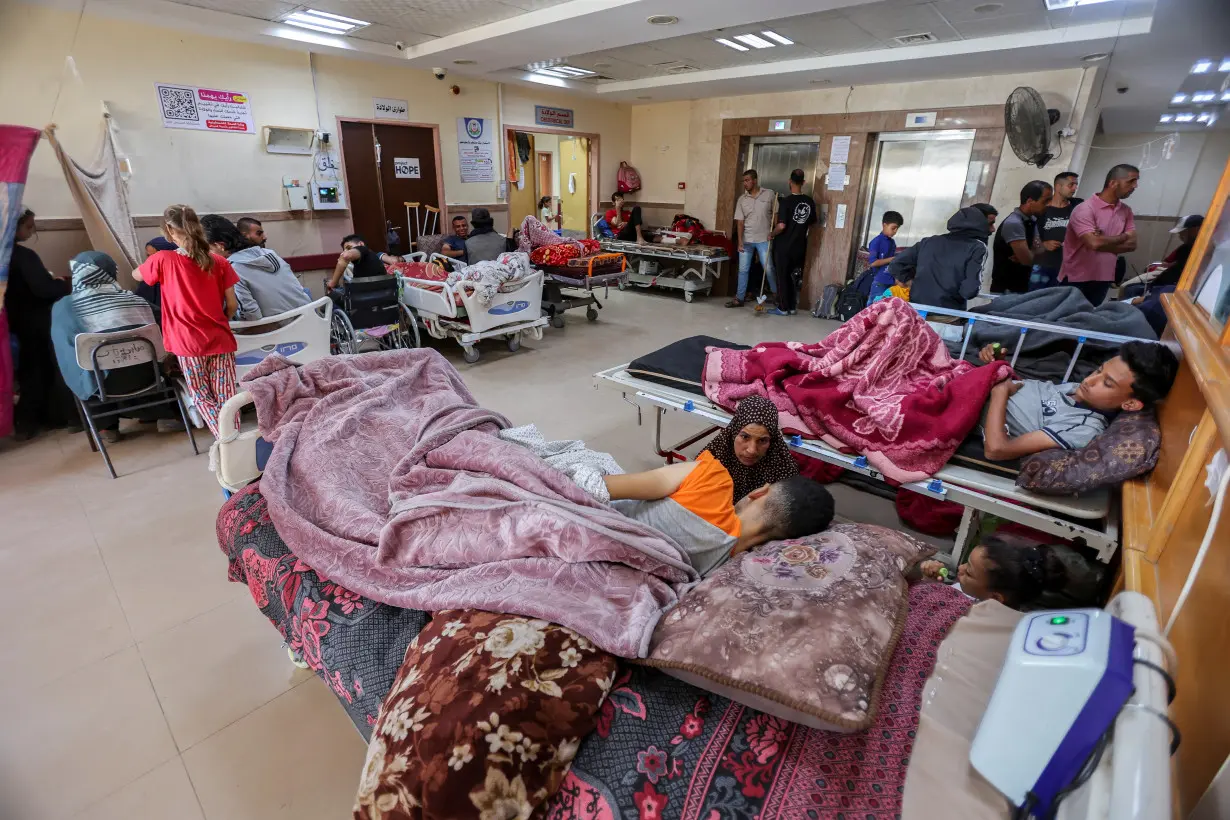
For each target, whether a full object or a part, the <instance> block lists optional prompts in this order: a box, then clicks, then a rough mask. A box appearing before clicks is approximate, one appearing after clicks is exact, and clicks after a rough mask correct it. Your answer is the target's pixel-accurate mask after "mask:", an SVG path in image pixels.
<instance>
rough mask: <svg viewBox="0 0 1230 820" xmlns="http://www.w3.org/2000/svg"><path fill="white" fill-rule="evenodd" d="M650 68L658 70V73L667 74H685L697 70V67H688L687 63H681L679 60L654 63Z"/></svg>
mask: <svg viewBox="0 0 1230 820" xmlns="http://www.w3.org/2000/svg"><path fill="white" fill-rule="evenodd" d="M649 67H650V68H653V69H657V70H658V71H664V72H666V73H667V74H684V73H687V72H689V71H695V70H696V66H694V65H688V64H687V63H681V62H679V61H678V60H672V61H670V62H667V63H653V64H652V65H650V66H649Z"/></svg>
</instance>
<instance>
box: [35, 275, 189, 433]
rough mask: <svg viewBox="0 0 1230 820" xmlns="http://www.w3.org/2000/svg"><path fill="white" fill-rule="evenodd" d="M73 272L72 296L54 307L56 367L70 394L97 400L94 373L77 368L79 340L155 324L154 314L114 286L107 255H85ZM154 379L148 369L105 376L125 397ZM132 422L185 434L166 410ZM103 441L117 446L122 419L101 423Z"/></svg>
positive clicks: (137, 412)
mask: <svg viewBox="0 0 1230 820" xmlns="http://www.w3.org/2000/svg"><path fill="white" fill-rule="evenodd" d="M68 267H69V270H70V271H71V272H72V277H73V278H72V288H73V289H72V293H70V294H69V295H68V297H67V298H64V299H61V300H60V301H59V302H56V303H55V305H54V306H53V307H52V309H51V340H52V343H53V345H54V346H55V355H56V362H57V363H58V364H59V366H60V373H61V374H62V375H63V376H64V381H65V383H67V384H68V388H69V389H70V390H72V391H73V393H74V394H75V395H76V396H77V397H78V398H80V399H81V400H82V401H85V400H87V399H90V398H92V397H93V396H96V395H98V383H97V382H96V380H95V378H94V373H93V372H92V371H89V370H83V369H82V368H81V367H80V366H79V365H78V364H77V343H76V339H77V334H79V333H112V332H114V331H117V330H131V329H133V328H138V327H144V326H145V325H150V324H153V323H154V311H153V308H151V307H150V304H149V302H147V301H146V300H145V299H142V298H141V297H140V296H137V295H136V294H135V293H130V292H128V291H126V290H124V289H123V288H122V287H120V285H119V282H117V281H116V275H117V271H116V267H115V260H114V259H112V258H111V257H110V256H108V255H107V254H105V253H100V252H98V251H86V252H84V253H79V254H77V255H76V256H74V257H73V259H72V261H71V262H69V263H68ZM152 376H153V372H152V370H151V369H150V368H149V367H148V366H146V367H134V368H123V369H120V370H113V371H111V372H109V373H108V374H107V376H106V383H107V391H108V392H110V393H127V392H135V391H137V390H141V389H142V388H144V387H148V386H149V385H150V383H151V380H152ZM130 418H135V419H139V420H141V421H157V422H158V432H160V433H162V432H170V431H174V430H182V429H183V424H182V422H178V423H176V422H175V421H174V420H175V419H176V418H177V415H176V413H175V409H174V408H173V407H170V406H169V405H168V406H166V407H154V408H147V409H145V410H134V411H133V413H132V416H130ZM101 423H102V425H103V426H102V427H101V428H100V429H99V435H101V436H102V438H103V440H104V441H106V442H107V443H112V442H115V441H118V440H119V427H120V420H119V417H118V416H113V417H111V418H109V419H105V420H102V422H101Z"/></svg>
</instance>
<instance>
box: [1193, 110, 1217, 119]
mask: <svg viewBox="0 0 1230 820" xmlns="http://www.w3.org/2000/svg"><path fill="white" fill-rule="evenodd" d="M1212 116H1213V115H1212V114H1210V113H1209V112H1208V111H1205V112H1204V113H1203V114H1201V115H1200V116H1199V117H1196V122H1208V121H1209V120H1210V119H1211V118H1212Z"/></svg>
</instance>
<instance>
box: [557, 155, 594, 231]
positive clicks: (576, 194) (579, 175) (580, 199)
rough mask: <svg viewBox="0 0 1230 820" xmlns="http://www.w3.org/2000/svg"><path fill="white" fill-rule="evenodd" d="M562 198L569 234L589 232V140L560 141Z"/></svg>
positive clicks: (560, 193)
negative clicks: (571, 232)
mask: <svg viewBox="0 0 1230 820" xmlns="http://www.w3.org/2000/svg"><path fill="white" fill-rule="evenodd" d="M559 183H560V184H559V198H560V205H561V207H560V211H561V212H562V213H563V216H564V221H563V224H562V225H561V227H562V228H563V229H564V230H567V231H580V232H582V233H585V234H586V235H588V231H589V140H588V139H587V138H586V137H570V138H568V139H564V138H561V139H560V141H559Z"/></svg>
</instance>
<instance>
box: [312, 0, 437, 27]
mask: <svg viewBox="0 0 1230 820" xmlns="http://www.w3.org/2000/svg"><path fill="white" fill-rule="evenodd" d="M428 2H429V0H306V1H305V2H304V4H303V5H306V6H310V7H312V8H314V9H319V10H320V11H327V12H331V13H333V14H340V15H342V16H343V17H351V18H354V19H355V20H366V21H367V22H369V23H386V24H390V25H391V24H393V23H394V21H396V20H397V19H398V18H399V17H401V16H402V15H404V14H406V13H407V12H411V11H413V10H414V9H416V8H422V7H425V6H427V5H428Z"/></svg>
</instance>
